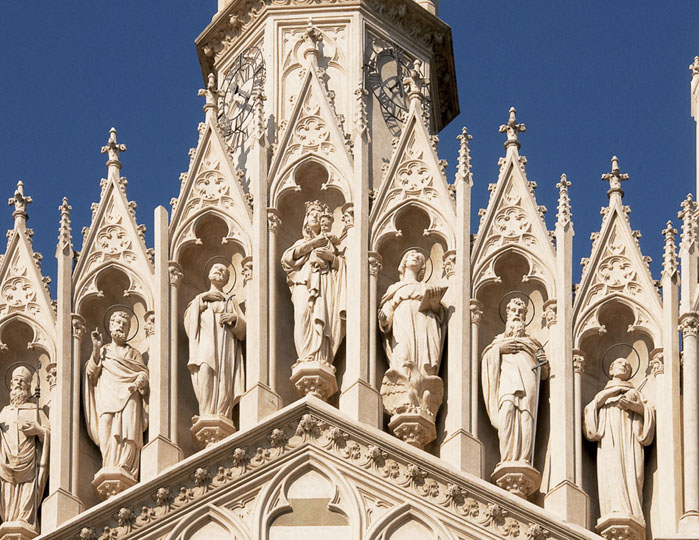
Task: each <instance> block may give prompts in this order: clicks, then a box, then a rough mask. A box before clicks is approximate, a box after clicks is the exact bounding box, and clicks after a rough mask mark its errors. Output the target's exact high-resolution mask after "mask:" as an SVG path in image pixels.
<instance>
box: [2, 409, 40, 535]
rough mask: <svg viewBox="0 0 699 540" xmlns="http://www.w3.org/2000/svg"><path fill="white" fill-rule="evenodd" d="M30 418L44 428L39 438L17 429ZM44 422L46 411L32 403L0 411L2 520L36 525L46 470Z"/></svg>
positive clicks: (29, 420)
mask: <svg viewBox="0 0 699 540" xmlns="http://www.w3.org/2000/svg"><path fill="white" fill-rule="evenodd" d="M32 421H33V422H37V423H38V424H39V425H40V426H41V427H42V429H43V430H44V436H43V440H42V441H41V442H39V440H38V437H36V436H29V437H28V436H27V435H25V434H24V433H23V432H22V430H21V429H20V426H21V425H23V424H26V423H27V422H32ZM48 426H49V422H48V419H47V418H46V415H45V414H44V412H43V411H42V410H40V409H39V410H37V406H36V404H34V403H29V402H28V403H22V404H21V405H7V406H5V407H4V408H3V409H2V411H0V436H1V439H0V518H2V520H3V521H4V522H10V521H23V522H25V523H28V524H29V525H30V526H33V527H35V528H36V527H37V526H38V523H37V521H36V504H37V502H41V499H40V495H39V496H38V497H37V493H39V494H40V493H43V491H44V486H45V485H46V479H47V478H48V472H49V469H48V466H49V439H50V437H49V427H48ZM37 445H40V446H39V447H38V448H37ZM37 459H38V463H37ZM37 475H38V476H37Z"/></svg>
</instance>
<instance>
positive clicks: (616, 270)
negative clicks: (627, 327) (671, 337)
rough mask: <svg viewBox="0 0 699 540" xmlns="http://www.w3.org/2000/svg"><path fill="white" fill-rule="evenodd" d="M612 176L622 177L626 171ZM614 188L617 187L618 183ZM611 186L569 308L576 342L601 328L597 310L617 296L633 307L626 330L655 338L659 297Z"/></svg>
mask: <svg viewBox="0 0 699 540" xmlns="http://www.w3.org/2000/svg"><path fill="white" fill-rule="evenodd" d="M615 162H616V158H614V161H613V163H615ZM615 171H616V173H617V175H618V166H617V165H613V171H612V174H614V173H615ZM605 176H607V175H605ZM618 176H620V177H621V179H622V180H623V179H624V178H623V176H626V175H618ZM619 185H620V184H619ZM617 189H618V191H621V189H620V187H618V188H617ZM613 190H614V184H613V183H612V189H610V193H609V194H610V203H609V206H608V207H606V208H602V214H603V215H604V217H603V219H602V227H601V230H600V232H599V233H597V234H593V235H592V238H593V244H592V251H591V254H590V257H589V259H583V264H584V268H583V273H582V278H581V283H580V286H579V288H578V291H577V294H576V297H575V304H574V306H573V316H574V321H575V322H574V338H575V340H576V342H579V340H580V339H581V338H582V337H583V334H586V333H587V332H590V331H599V330H600V329H602V325H601V323H600V322H599V320H598V318H597V316H598V311H599V310H598V308H599V307H601V306H602V305H603V304H604V303H606V302H607V301H609V300H611V299H618V300H619V301H621V302H623V303H624V304H626V305H627V306H629V307H630V308H631V309H632V310H633V313H634V316H635V320H634V323H633V325H632V328H645V329H646V330H647V331H649V332H650V333H651V334H652V336H653V338H654V341H656V342H658V340H659V339H660V321H661V317H662V305H661V301H660V296H659V295H658V291H657V289H656V286H655V283H654V281H653V278H652V276H651V273H650V269H649V267H648V262H647V261H648V259H647V258H645V257H643V254H642V253H641V248H640V245H639V243H638V236H639V235H638V234H637V233H634V231H632V230H631V225H630V223H629V219H628V215H627V214H628V212H629V209H628V207H626V206H623V205H622V204H621V196H618V197H616V196H615V195H619V194H618V193H614V192H613ZM622 193H623V192H622Z"/></svg>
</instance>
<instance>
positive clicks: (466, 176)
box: [456, 126, 473, 185]
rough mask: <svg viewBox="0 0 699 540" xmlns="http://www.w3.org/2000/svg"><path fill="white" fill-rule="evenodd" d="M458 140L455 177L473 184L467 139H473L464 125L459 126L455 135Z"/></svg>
mask: <svg viewBox="0 0 699 540" xmlns="http://www.w3.org/2000/svg"><path fill="white" fill-rule="evenodd" d="M456 138H457V139H458V140H459V158H458V162H457V165H456V179H457V180H463V181H466V182H467V183H468V184H469V185H472V184H473V174H472V173H471V149H470V148H469V145H468V141H470V140H471V139H473V135H471V134H470V133H469V132H468V129H467V128H466V126H464V127H463V128H461V134H459V135H457V137H456Z"/></svg>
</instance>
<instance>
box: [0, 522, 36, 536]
mask: <svg viewBox="0 0 699 540" xmlns="http://www.w3.org/2000/svg"><path fill="white" fill-rule="evenodd" d="M37 536H39V531H38V530H37V529H36V528H35V527H32V526H31V525H29V523H27V522H26V521H6V522H5V523H3V524H2V525H0V538H2V540H31V539H32V538H35V537H37Z"/></svg>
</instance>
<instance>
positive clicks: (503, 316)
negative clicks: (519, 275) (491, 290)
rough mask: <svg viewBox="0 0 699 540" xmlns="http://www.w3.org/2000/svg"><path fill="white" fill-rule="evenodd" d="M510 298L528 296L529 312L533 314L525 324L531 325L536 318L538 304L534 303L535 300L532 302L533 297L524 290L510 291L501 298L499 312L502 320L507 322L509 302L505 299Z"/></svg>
mask: <svg viewBox="0 0 699 540" xmlns="http://www.w3.org/2000/svg"><path fill="white" fill-rule="evenodd" d="M510 298H521V299H522V300H524V299H525V298H526V300H525V302H526V304H527V312H531V316H530V317H529V320H528V321H527V322H526V324H525V325H524V326H525V327H526V326H529V325H530V324H531V323H532V321H533V320H534V315H536V305H534V302H532V299H531V297H530V296H529V295H528V294H527V293H525V292H524V291H510V292H508V293H505V294H503V295H502V298H501V299H500V304H499V305H498V314H499V315H500V320H501V321H502V322H503V323H505V324H507V315H506V314H505V308H507V302H505V301H506V300H509V299H510ZM529 306H531V309H529Z"/></svg>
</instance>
